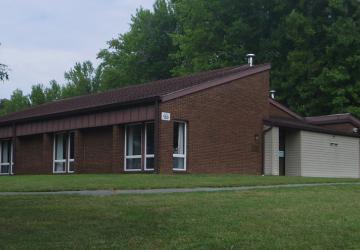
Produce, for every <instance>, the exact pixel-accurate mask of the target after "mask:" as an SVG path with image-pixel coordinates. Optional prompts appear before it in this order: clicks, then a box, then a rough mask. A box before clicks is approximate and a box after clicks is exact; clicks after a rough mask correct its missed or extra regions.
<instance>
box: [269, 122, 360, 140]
mask: <svg viewBox="0 0 360 250" xmlns="http://www.w3.org/2000/svg"><path fill="white" fill-rule="evenodd" d="M264 124H265V125H268V126H275V127H283V128H293V129H299V130H304V131H310V132H317V133H322V134H330V135H341V136H348V137H356V138H359V137H360V135H358V134H352V133H346V132H341V131H338V130H333V129H328V128H323V127H318V126H315V125H311V124H306V123H303V122H291V121H289V120H281V119H271V118H270V119H264Z"/></svg>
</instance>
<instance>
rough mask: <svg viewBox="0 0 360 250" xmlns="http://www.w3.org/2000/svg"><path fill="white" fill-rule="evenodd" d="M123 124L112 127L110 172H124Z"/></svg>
mask: <svg viewBox="0 0 360 250" xmlns="http://www.w3.org/2000/svg"><path fill="white" fill-rule="evenodd" d="M124 129H125V128H124V126H123V125H114V126H113V127H112V132H113V137H112V172H114V173H121V172H124V146H125V145H124V144H125V142H124V141H125V130H124Z"/></svg>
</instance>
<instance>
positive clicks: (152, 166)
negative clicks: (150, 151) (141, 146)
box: [146, 158, 154, 169]
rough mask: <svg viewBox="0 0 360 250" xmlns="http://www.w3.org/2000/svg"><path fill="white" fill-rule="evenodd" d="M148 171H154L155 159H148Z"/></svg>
mask: <svg viewBox="0 0 360 250" xmlns="http://www.w3.org/2000/svg"><path fill="white" fill-rule="evenodd" d="M146 169H154V158H146Z"/></svg>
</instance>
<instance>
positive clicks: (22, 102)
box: [1, 89, 30, 115]
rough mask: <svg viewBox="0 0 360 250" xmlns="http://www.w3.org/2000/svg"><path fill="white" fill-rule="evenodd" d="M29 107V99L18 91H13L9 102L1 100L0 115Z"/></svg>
mask: <svg viewBox="0 0 360 250" xmlns="http://www.w3.org/2000/svg"><path fill="white" fill-rule="evenodd" d="M29 106H30V101H29V98H28V97H27V96H26V95H24V94H23V92H22V91H21V90H19V89H16V90H14V91H13V93H12V95H11V98H10V100H6V99H5V100H3V102H2V109H1V115H5V114H8V113H12V112H16V111H20V110H23V109H25V108H27V107H29Z"/></svg>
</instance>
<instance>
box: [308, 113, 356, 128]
mask: <svg viewBox="0 0 360 250" xmlns="http://www.w3.org/2000/svg"><path fill="white" fill-rule="evenodd" d="M305 120H306V121H307V122H309V123H311V124H315V125H328V124H341V123H351V124H352V125H354V126H355V127H358V128H360V121H359V119H357V118H355V117H354V116H352V115H351V114H350V113H345V114H335V115H325V116H311V117H305Z"/></svg>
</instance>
